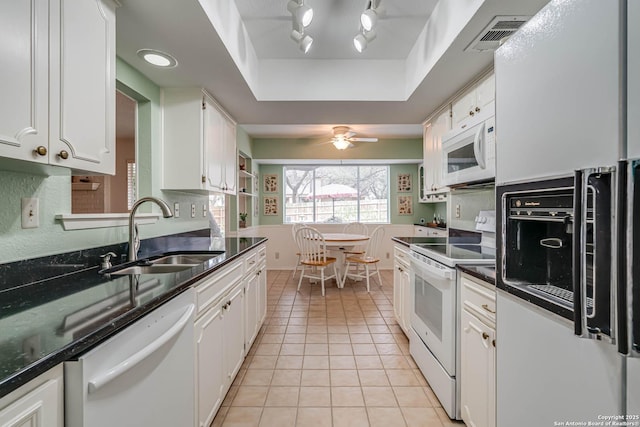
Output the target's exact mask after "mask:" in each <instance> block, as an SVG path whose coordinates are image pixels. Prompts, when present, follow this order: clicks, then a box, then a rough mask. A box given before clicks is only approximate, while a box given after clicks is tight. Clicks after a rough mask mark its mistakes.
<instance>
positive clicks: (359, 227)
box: [342, 222, 369, 272]
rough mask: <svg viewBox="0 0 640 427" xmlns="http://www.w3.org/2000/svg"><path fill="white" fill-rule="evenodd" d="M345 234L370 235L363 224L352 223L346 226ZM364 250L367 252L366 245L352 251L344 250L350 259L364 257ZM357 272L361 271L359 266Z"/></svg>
mask: <svg viewBox="0 0 640 427" xmlns="http://www.w3.org/2000/svg"><path fill="white" fill-rule="evenodd" d="M342 232H343V233H348V234H362V235H364V236H368V235H369V229H368V228H367V226H366V225H365V224H363V223H361V222H350V223H349V224H346V225H345V226H344V228H343V230H342ZM364 250H365V246H364V245H358V246H354V247H352V248H351V249H345V250H344V256H345V257H348V256H362V255H364ZM356 271H358V272H359V271H360V268H359V266H358V268H356Z"/></svg>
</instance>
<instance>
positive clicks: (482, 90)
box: [474, 74, 496, 113]
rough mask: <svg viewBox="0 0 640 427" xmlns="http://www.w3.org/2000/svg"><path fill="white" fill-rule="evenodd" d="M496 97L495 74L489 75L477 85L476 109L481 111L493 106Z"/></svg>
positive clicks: (477, 111)
mask: <svg viewBox="0 0 640 427" xmlns="http://www.w3.org/2000/svg"><path fill="white" fill-rule="evenodd" d="M495 99H496V79H495V77H494V75H493V74H491V75H489V76H487V77H486V78H485V79H484V80H482V81H481V82H480V83H478V86H477V87H476V105H475V108H474V111H475V112H476V113H479V112H481V111H484V110H485V109H486V108H494V109H495V107H493V106H492V104H493V102H494V101H495Z"/></svg>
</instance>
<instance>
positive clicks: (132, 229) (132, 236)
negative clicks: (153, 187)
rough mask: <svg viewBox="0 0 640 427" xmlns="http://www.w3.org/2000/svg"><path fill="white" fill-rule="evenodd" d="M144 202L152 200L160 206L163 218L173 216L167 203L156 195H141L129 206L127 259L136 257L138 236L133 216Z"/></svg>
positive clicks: (133, 259)
mask: <svg viewBox="0 0 640 427" xmlns="http://www.w3.org/2000/svg"><path fill="white" fill-rule="evenodd" d="M144 202H154V203H155V204H157V205H158V206H160V209H161V210H162V216H163V217H165V218H171V217H172V216H173V214H172V213H171V208H170V207H169V205H167V203H166V202H165V201H164V200H162V199H158V198H156V197H143V198H142V199H139V200H137V201H136V202H135V203H134V204H133V206H132V207H131V213H130V214H129V261H135V260H136V259H137V258H138V247H139V246H140V238H139V236H138V226H137V225H136V223H135V220H136V218H135V217H136V210H138V206H140V205H141V204H143V203H144Z"/></svg>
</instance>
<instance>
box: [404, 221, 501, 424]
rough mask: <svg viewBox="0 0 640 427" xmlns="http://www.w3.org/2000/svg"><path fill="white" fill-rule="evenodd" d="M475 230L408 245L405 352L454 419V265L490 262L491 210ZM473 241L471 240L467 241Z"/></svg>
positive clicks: (457, 387)
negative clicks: (407, 345)
mask: <svg viewBox="0 0 640 427" xmlns="http://www.w3.org/2000/svg"><path fill="white" fill-rule="evenodd" d="M476 230H477V231H479V232H482V235H481V237H480V235H479V234H474V233H473V232H471V233H464V234H465V235H466V237H464V236H463V237H453V236H452V237H449V239H447V241H445V242H440V243H418V244H413V245H410V249H411V254H410V255H411V267H412V268H411V293H412V301H413V303H412V304H413V308H412V312H411V331H410V337H409V341H410V352H411V355H412V356H413V358H414V360H415V361H416V364H417V365H418V367H419V368H420V370H421V371H422V373H423V375H424V376H425V378H426V379H427V381H428V382H429V385H430V386H431V388H432V389H433V391H434V393H435V394H436V396H438V399H440V403H441V404H442V407H443V409H444V410H445V411H446V412H447V414H448V415H449V417H450V418H452V419H460V405H459V402H460V382H459V381H456V375H457V369H458V367H459V366H460V354H459V351H457V349H459V346H460V340H459V334H458V331H459V330H460V313H459V307H460V293H459V291H458V289H457V288H458V286H457V274H456V268H455V267H456V266H457V265H459V264H483V265H495V211H481V212H480V214H479V215H478V217H477V218H476ZM472 242H475V243H472Z"/></svg>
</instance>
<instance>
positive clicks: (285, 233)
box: [237, 224, 413, 270]
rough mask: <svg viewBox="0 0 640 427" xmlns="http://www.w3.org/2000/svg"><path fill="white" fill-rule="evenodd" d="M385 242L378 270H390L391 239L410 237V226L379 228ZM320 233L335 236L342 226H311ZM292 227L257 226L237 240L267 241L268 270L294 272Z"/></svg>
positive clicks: (390, 225)
mask: <svg viewBox="0 0 640 427" xmlns="http://www.w3.org/2000/svg"><path fill="white" fill-rule="evenodd" d="M377 225H378V224H371V225H369V224H367V227H368V228H369V231H370V232H371V231H373V229H374V228H375V227H377ZM382 225H383V226H384V239H383V241H382V245H381V247H380V264H379V265H378V267H379V268H381V269H385V270H391V269H393V243H394V242H393V241H392V240H391V238H392V237H410V236H413V224H398V225H395V224H382ZM313 226H314V227H315V228H317V229H318V230H319V231H320V232H321V233H338V232H341V231H342V229H343V228H344V224H314V225H313ZM291 227H292V224H282V225H259V226H256V227H249V228H245V229H242V230H240V231H239V232H238V233H237V235H238V236H239V237H243V236H244V237H266V238H267V239H269V240H268V241H267V269H269V270H293V267H294V265H295V263H296V255H295V254H296V251H297V250H296V247H295V243H294V242H293V236H292V235H291Z"/></svg>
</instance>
